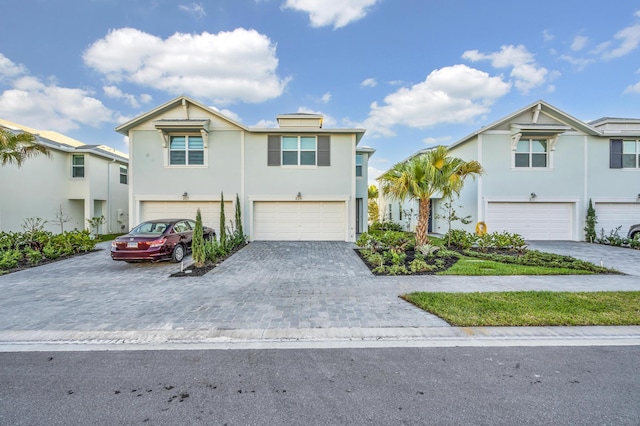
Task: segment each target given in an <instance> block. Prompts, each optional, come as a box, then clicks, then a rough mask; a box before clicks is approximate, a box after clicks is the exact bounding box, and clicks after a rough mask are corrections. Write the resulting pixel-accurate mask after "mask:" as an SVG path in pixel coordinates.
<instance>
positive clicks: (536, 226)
mask: <svg viewBox="0 0 640 426" xmlns="http://www.w3.org/2000/svg"><path fill="white" fill-rule="evenodd" d="M572 217H573V204H572V203H489V206H488V211H487V220H486V223H487V230H488V232H494V231H497V232H501V231H507V232H511V233H516V234H520V235H522V236H523V237H524V238H525V239H527V240H571V239H572V232H571V230H572V228H573V226H572V224H573V220H572Z"/></svg>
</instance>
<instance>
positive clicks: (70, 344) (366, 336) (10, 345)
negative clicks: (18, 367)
mask: <svg viewBox="0 0 640 426" xmlns="http://www.w3.org/2000/svg"><path fill="white" fill-rule="evenodd" d="M632 345H633V346H637V345H640V326H628V327H618V326H611V327H395V328H394V327H392V328H308V329H244V330H240V329H238V330H220V329H212V330H136V331H57V330H48V331H21V330H16V331H5V332H0V352H25V351H109V350H196V349H305V348H390V347H454V346H468V347H480V346H482V347H491V346H632Z"/></svg>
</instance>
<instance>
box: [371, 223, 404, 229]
mask: <svg viewBox="0 0 640 426" xmlns="http://www.w3.org/2000/svg"><path fill="white" fill-rule="evenodd" d="M369 230H370V231H402V225H400V224H399V223H395V222H390V221H385V222H373V223H372V224H371V225H370V226H369Z"/></svg>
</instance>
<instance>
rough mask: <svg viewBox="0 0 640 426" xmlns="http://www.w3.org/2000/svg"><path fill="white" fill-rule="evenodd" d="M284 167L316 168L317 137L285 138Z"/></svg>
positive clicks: (283, 142) (283, 139) (283, 141)
mask: <svg viewBox="0 0 640 426" xmlns="http://www.w3.org/2000/svg"><path fill="white" fill-rule="evenodd" d="M282 165H283V166H315V165H316V137H315V136H283V137H282Z"/></svg>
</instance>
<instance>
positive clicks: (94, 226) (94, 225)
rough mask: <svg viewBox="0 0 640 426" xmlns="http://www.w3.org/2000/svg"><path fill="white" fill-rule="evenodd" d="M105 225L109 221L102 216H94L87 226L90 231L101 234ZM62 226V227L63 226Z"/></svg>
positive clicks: (88, 220)
mask: <svg viewBox="0 0 640 426" xmlns="http://www.w3.org/2000/svg"><path fill="white" fill-rule="evenodd" d="M60 211H62V208H61V209H60ZM105 223H107V219H106V218H105V217H104V216H102V215H100V216H94V217H92V218H91V219H87V225H88V226H89V229H90V230H95V234H98V233H99V228H100V225H104V224H105ZM60 226H61V227H62V224H61V225H60Z"/></svg>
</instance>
